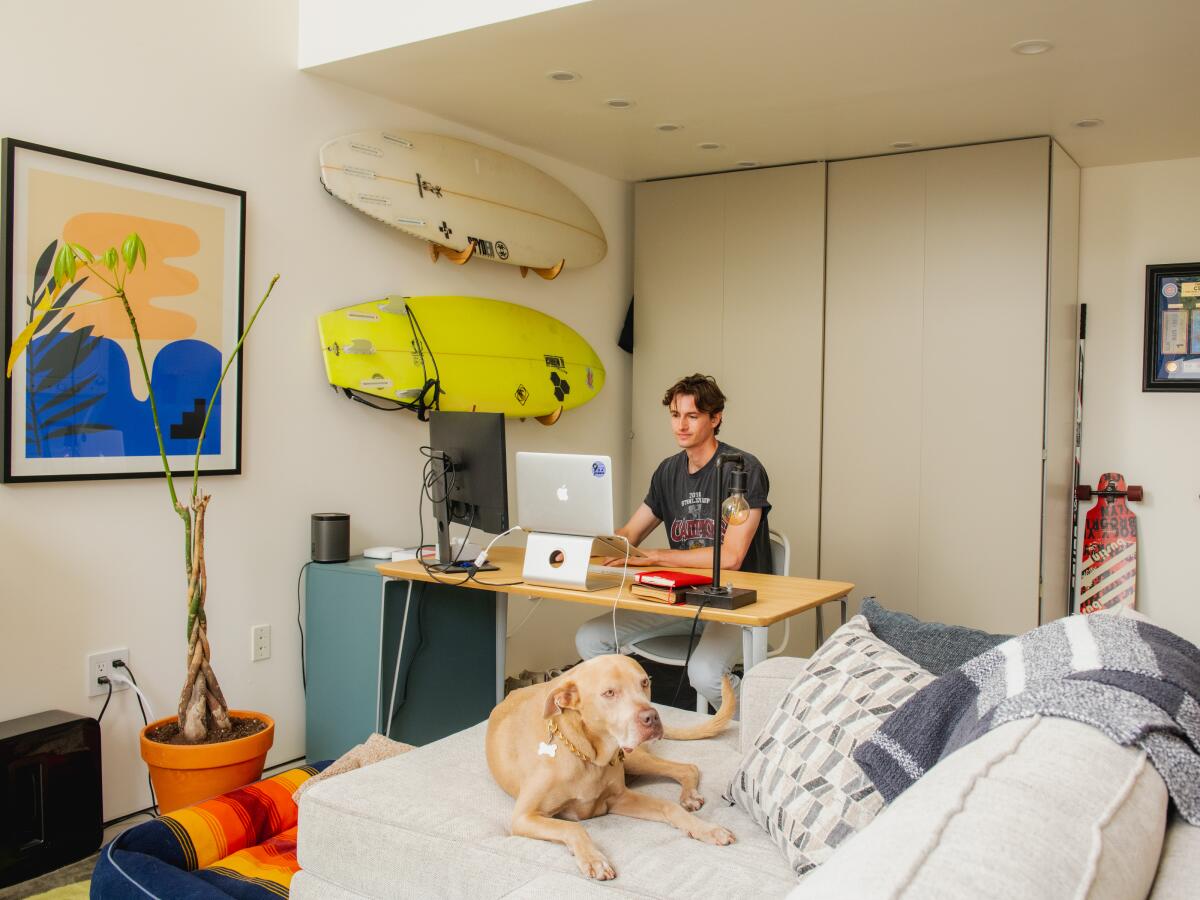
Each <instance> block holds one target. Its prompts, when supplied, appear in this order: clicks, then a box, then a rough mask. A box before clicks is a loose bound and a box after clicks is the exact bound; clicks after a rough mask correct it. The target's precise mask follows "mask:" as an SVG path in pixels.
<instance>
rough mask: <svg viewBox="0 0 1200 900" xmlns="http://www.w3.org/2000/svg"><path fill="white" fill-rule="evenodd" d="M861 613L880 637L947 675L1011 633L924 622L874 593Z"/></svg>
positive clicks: (938, 672) (919, 662)
mask: <svg viewBox="0 0 1200 900" xmlns="http://www.w3.org/2000/svg"><path fill="white" fill-rule="evenodd" d="M859 613H860V614H861V615H863V616H865V617H866V619H867V624H869V625H870V626H871V631H872V632H874V633H875V634H876V635H877V636H878V637H880V638H882V639H883V640H884V641H886V642H887V643H888V644H890V645H891V646H893V647H895V648H896V649H897V650H899V651H900V652H901V653H903V654H904V655H905V656H907V657H908V658H909V659H911V660H912V661H913V662H915V663H917V665H919V666H921V667H922V668H924V669H926V670H928V671H930V672H932V673H933V674H934V675H945V674H946V673H947V672H949V671H950V670H951V669H957V668H958V667H959V666H961V665H962V664H963V663H965V662H966V661H967V660H969V659H974V658H975V657H976V656H978V655H979V654H980V653H983V652H984V651H986V650H991V649H992V648H993V647H996V646H998V645H1000V644H1003V643H1004V642H1005V641H1007V640H1008V639H1009V638H1010V637H1012V635H1011V634H991V633H990V632H987V631H980V630H979V629H978V628H965V627H963V626H961V625H943V624H942V623H941V622H922V621H921V620H920V619H916V618H913V617H912V616H910V615H909V614H908V613H905V612H896V611H895V610H890V609H886V608H885V607H884V606H882V605H881V604H880V603H879V601H877V600H876V599H875V598H874V597H866V598H864V600H863V602H862V609H860V610H859Z"/></svg>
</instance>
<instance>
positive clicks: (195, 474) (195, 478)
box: [192, 274, 279, 500]
mask: <svg viewBox="0 0 1200 900" xmlns="http://www.w3.org/2000/svg"><path fill="white" fill-rule="evenodd" d="M278 280H279V275H278V274H276V275H275V276H274V277H273V278H272V279H271V283H270V284H268V285H267V292H266V293H265V294H263V298H262V299H261V300H259V301H258V306H257V307H256V308H255V310H254V315H252V316H251V317H250V322H249V324H247V325H246V330H245V331H243V332H242V336H241V337H240V338H238V342H237V345H236V346H235V347H234V348H233V351H232V352H231V353H230V354H229V359H227V360H226V361H225V368H223V369H222V370H221V377H220V378H218V379H217V386H216V387H215V388H213V392H212V396H211V397H209V399H208V408H207V409H205V410H204V424H203V425H201V426H200V439H199V440H198V441H196V464H195V466H193V468H192V499H193V500H195V499H196V485H197V483H198V482H199V480H200V448H201V447H202V446H203V444H204V434H205V432H207V431H208V420H209V417H210V416H212V411H213V404H214V403H216V400H217V394H218V393H220V391H221V385H222V384H223V383H224V381H225V373H226V372H228V371H229V367H230V366H232V365H233V361H234V360H235V359H237V358H238V354H239V353H240V352H241V350H242V344H243V343H245V341H246V338H247V337H248V336H249V334H250V329H251V328H253V327H254V321H255V319H257V318H258V314H259V313H260V312H262V308H263V306H264V305H265V304H266V302H267V298H268V297H270V296H271V291H273V290H275V282H277V281H278Z"/></svg>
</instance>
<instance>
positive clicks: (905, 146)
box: [892, 141, 917, 150]
mask: <svg viewBox="0 0 1200 900" xmlns="http://www.w3.org/2000/svg"><path fill="white" fill-rule="evenodd" d="M915 146H917V142H916V141H892V149H893V150H911V149H912V148H913V147H915Z"/></svg>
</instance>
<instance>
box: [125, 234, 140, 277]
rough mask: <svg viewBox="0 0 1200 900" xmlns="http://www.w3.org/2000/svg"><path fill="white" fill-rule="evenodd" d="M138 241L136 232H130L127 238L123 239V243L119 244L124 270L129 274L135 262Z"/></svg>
mask: <svg viewBox="0 0 1200 900" xmlns="http://www.w3.org/2000/svg"><path fill="white" fill-rule="evenodd" d="M139 240H140V238H139V237H138V236H137V232H130V234H129V236H128V237H127V238H125V241H124V243H122V244H121V258H122V259H124V260H125V268H126V269H128V270H129V271H131V272H132V271H133V264H134V263H136V262H137V257H138V252H137V245H138V241H139Z"/></svg>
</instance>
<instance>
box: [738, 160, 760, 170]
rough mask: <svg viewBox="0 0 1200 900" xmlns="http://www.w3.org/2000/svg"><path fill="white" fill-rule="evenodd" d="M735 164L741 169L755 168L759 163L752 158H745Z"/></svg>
mask: <svg viewBox="0 0 1200 900" xmlns="http://www.w3.org/2000/svg"><path fill="white" fill-rule="evenodd" d="M734 165H735V166H737V167H738V168H739V169H753V168H754V167H755V166H757V165H758V163H756V162H755V161H754V160H752V159H743V160H742V161H741V162H736V163H734Z"/></svg>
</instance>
